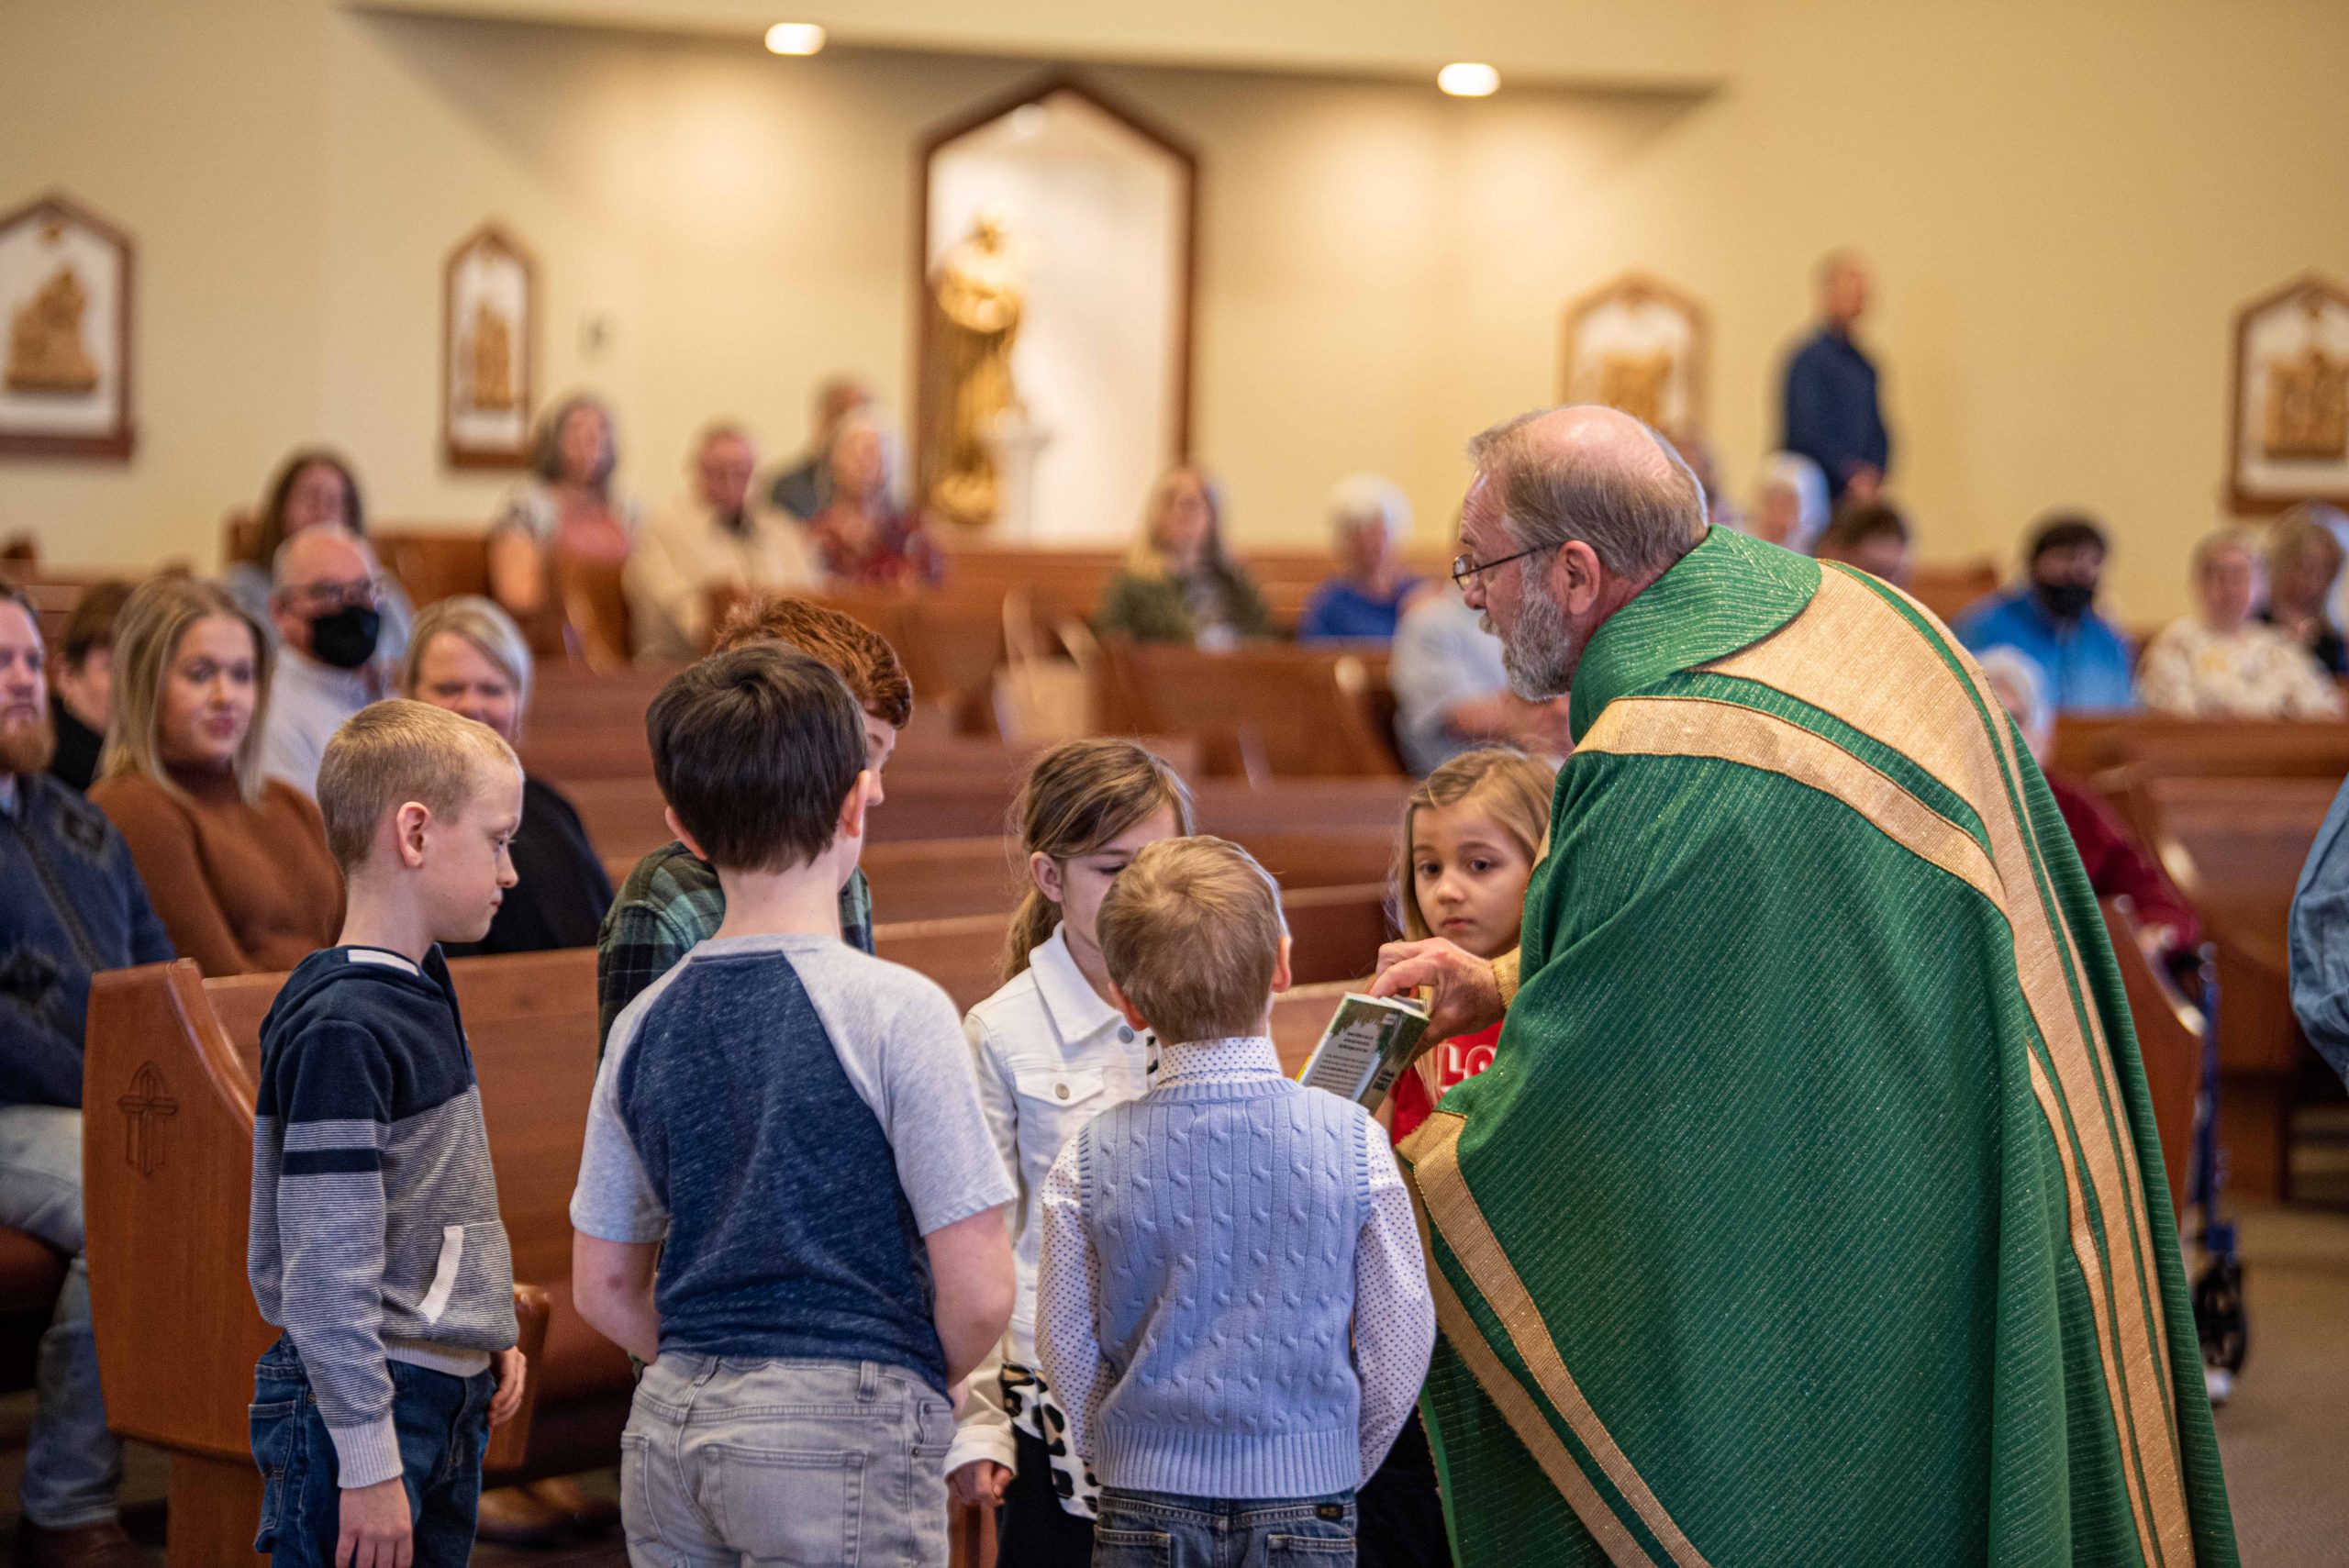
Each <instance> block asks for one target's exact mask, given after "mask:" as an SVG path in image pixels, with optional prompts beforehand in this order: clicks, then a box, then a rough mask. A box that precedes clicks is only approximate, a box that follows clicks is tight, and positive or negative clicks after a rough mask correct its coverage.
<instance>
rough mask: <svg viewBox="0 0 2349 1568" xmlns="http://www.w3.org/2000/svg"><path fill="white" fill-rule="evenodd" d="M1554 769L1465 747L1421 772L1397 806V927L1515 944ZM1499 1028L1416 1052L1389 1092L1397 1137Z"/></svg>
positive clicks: (1476, 1059)
mask: <svg viewBox="0 0 2349 1568" xmlns="http://www.w3.org/2000/svg"><path fill="white" fill-rule="evenodd" d="M1556 783H1557V772H1556V770H1555V769H1553V768H1552V767H1551V766H1550V764H1549V763H1547V762H1542V761H1540V760H1538V759H1536V758H1533V757H1529V756H1527V755H1526V754H1525V753H1524V752H1522V751H1516V750H1514V749H1513V748H1510V747H1507V746H1480V747H1478V748H1476V749H1475V750H1474V751H1463V752H1462V753H1461V754H1460V755H1458V756H1456V757H1454V758H1453V759H1452V760H1451V761H1450V762H1445V763H1444V764H1443V765H1442V767H1439V768H1438V769H1436V771H1435V772H1433V773H1430V774H1429V775H1428V776H1427V782H1426V783H1424V784H1420V785H1419V788H1418V789H1416V790H1414V791H1413V792H1412V793H1411V798H1410V800H1409V801H1408V803H1407V804H1406V805H1405V806H1404V807H1403V833H1402V839H1401V842H1400V843H1399V844H1398V845H1397V849H1396V856H1395V901H1396V904H1397V906H1398V908H1399V910H1400V913H1401V916H1402V927H1403V934H1404V936H1405V937H1407V938H1408V939H1409V940H1413V941H1419V940H1425V939H1427V938H1429V937H1442V938H1444V939H1445V940H1449V941H1453V942H1456V943H1458V944H1459V945H1460V946H1462V947H1464V948H1465V949H1467V950H1468V951H1470V952H1473V953H1475V955H1476V956H1477V957H1478V958H1484V959H1493V958H1498V957H1500V956H1501V955H1502V954H1504V953H1506V952H1508V951H1511V950H1512V949H1514V948H1515V947H1516V946H1517V929H1518V923H1519V921H1520V919H1521V918H1522V917H1523V916H1524V913H1525V884H1527V883H1528V882H1529V881H1531V879H1532V876H1533V866H1534V862H1537V861H1538V860H1540V859H1541V858H1542V841H1543V840H1544V839H1545V838H1547V837H1548V834H1549V828H1550V792H1551V790H1552V788H1553V786H1554V785H1555V784H1556ZM1500 1032H1501V1026H1500V1025H1498V1024H1495V1025H1493V1026H1492V1027H1491V1028H1489V1029H1479V1030H1478V1031H1477V1032H1476V1033H1475V1034H1464V1035H1455V1036H1453V1038H1452V1039H1450V1040H1444V1041H1442V1043H1440V1044H1438V1045H1437V1046H1436V1047H1435V1048H1434V1049H1433V1050H1431V1051H1425V1052H1423V1053H1422V1054H1421V1055H1420V1057H1419V1061H1418V1062H1415V1063H1414V1064H1413V1065H1412V1067H1411V1070H1410V1071H1409V1072H1408V1073H1404V1074H1403V1076H1402V1077H1401V1078H1400V1079H1398V1080H1397V1082H1396V1084H1395V1088H1394V1092H1393V1093H1392V1094H1390V1095H1388V1096H1387V1102H1386V1103H1387V1108H1388V1112H1389V1115H1390V1118H1391V1119H1390V1121H1389V1126H1390V1128H1391V1130H1392V1131H1393V1133H1394V1136H1395V1140H1396V1141H1397V1143H1399V1142H1401V1141H1402V1140H1404V1139H1406V1138H1408V1137H1409V1136H1410V1135H1411V1132H1412V1130H1413V1129H1416V1128H1417V1127H1418V1126H1419V1123H1421V1122H1423V1121H1425V1120H1427V1118H1428V1113H1429V1112H1430V1111H1431V1110H1433V1109H1434V1108H1435V1104H1436V1102H1437V1101H1438V1100H1440V1099H1442V1097H1443V1092H1444V1091H1445V1090H1446V1089H1449V1088H1451V1087H1452V1085H1453V1084H1458V1083H1461V1082H1463V1081H1464V1080H1466V1079H1469V1078H1473V1077H1475V1075H1476V1074H1477V1073H1482V1072H1483V1071H1484V1070H1485V1069H1486V1067H1488V1066H1490V1065H1492V1061H1493V1046H1494V1043H1495V1042H1496V1041H1497V1040H1499V1039H1500Z"/></svg>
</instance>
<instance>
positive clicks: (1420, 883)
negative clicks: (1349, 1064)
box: [1360, 746, 1557, 1568]
mask: <svg viewBox="0 0 2349 1568" xmlns="http://www.w3.org/2000/svg"><path fill="white" fill-rule="evenodd" d="M1556 784H1557V770H1556V769H1554V768H1553V767H1552V766H1551V765H1550V764H1549V763H1547V762H1541V761H1539V760H1537V759H1535V758H1532V757H1529V756H1527V755H1525V753H1523V752H1522V751H1513V750H1511V749H1509V748H1508V747H1505V746H1480V747H1477V748H1475V750H1473V751H1463V752H1462V753H1461V754H1460V755H1458V756H1457V757H1454V758H1453V759H1452V760H1451V761H1450V762H1446V763H1444V764H1443V765H1442V767H1440V768H1438V769H1436V770H1435V772H1434V773H1430V774H1429V775H1428V778H1427V782H1426V783H1424V784H1420V785H1419V788H1418V789H1416V790H1413V791H1412V792H1411V797H1410V799H1409V800H1408V802H1407V803H1406V804H1405V806H1404V807H1403V832H1402V840H1401V842H1400V843H1399V844H1398V845H1397V850H1396V860H1395V903H1396V906H1397V908H1398V909H1399V910H1400V911H1401V913H1402V917H1403V919H1402V925H1403V937H1404V940H1407V941H1425V940H1427V939H1429V938H1430V937H1442V938H1444V939H1446V940H1450V941H1453V942H1456V943H1457V944H1459V945H1460V946H1461V947H1462V948H1464V949H1466V950H1467V951H1469V952H1472V953H1474V954H1475V955H1476V956H1478V957H1480V958H1484V959H1487V960H1490V959H1497V958H1500V957H1502V956H1504V955H1506V954H1508V953H1512V952H1515V951H1517V939H1518V930H1519V928H1520V925H1521V924H1522V923H1523V917H1524V912H1525V889H1526V886H1527V884H1529V883H1530V882H1531V880H1532V877H1533V867H1534V865H1535V863H1536V862H1539V861H1540V860H1541V858H1542V847H1543V844H1544V843H1545V841H1546V840H1547V839H1548V837H1549V832H1550V795H1551V792H1552V790H1553V788H1554V787H1555V785H1556ZM1500 1032H1501V1027H1500V1025H1498V1024H1491V1025H1487V1026H1486V1028H1484V1029H1477V1030H1475V1032H1474V1033H1470V1034H1464V1035H1455V1036H1453V1038H1452V1039H1450V1040H1442V1041H1441V1042H1439V1043H1438V1044H1437V1045H1436V1046H1435V1047H1434V1048H1433V1049H1432V1050H1431V1051H1424V1052H1422V1053H1421V1054H1420V1056H1419V1060H1417V1061H1416V1062H1412V1063H1411V1065H1410V1067H1409V1068H1408V1070H1406V1071H1405V1072H1404V1073H1403V1074H1402V1076H1400V1077H1399V1078H1397V1079H1396V1081H1395V1087H1394V1088H1393V1089H1392V1090H1390V1091H1389V1092H1388V1094H1387V1097H1386V1106H1384V1107H1382V1109H1381V1112H1380V1119H1381V1120H1383V1121H1385V1122H1386V1125H1387V1131H1388V1133H1389V1135H1390V1136H1391V1137H1392V1138H1393V1140H1394V1141H1395V1142H1397V1143H1400V1142H1402V1141H1403V1140H1405V1139H1407V1138H1408V1137H1410V1135H1411V1134H1412V1133H1414V1132H1416V1131H1417V1130H1419V1124H1420V1123H1421V1122H1424V1121H1426V1120H1427V1118H1428V1117H1429V1114H1430V1113H1431V1112H1432V1111H1433V1110H1434V1109H1435V1107H1436V1103H1437V1102H1438V1101H1440V1100H1441V1099H1442V1098H1443V1095H1444V1091H1445V1090H1447V1089H1449V1088H1451V1087H1452V1086H1453V1084H1463V1083H1465V1082H1467V1081H1468V1080H1469V1079H1471V1078H1473V1077H1475V1075H1476V1074H1477V1073H1482V1072H1483V1071H1484V1070H1485V1069H1486V1068H1487V1067H1489V1066H1491V1065H1492V1064H1493V1050H1494V1047H1495V1046H1496V1045H1497V1043H1498V1042H1499V1040H1500ZM1360 1502H1361V1506H1362V1558H1363V1562H1364V1564H1365V1568H1405V1565H1407V1564H1408V1565H1412V1568H1416V1565H1418V1564H1422V1563H1424V1564H1429V1565H1431V1568H1432V1565H1435V1564H1442V1563H1449V1562H1451V1561H1452V1544H1451V1541H1450V1540H1449V1538H1448V1537H1447V1535H1446V1534H1445V1531H1444V1526H1443V1505H1442V1498H1441V1496H1439V1495H1438V1492H1437V1487H1436V1476H1435V1455H1434V1453H1433V1452H1432V1451H1431V1450H1430V1449H1429V1447H1428V1436H1427V1430H1426V1429H1425V1428H1424V1427H1423V1426H1422V1425H1421V1424H1420V1421H1419V1415H1418V1412H1417V1411H1416V1410H1415V1411H1414V1412H1413V1413H1412V1415H1411V1417H1410V1418H1409V1419H1408V1420H1406V1421H1405V1422H1404V1423H1403V1429H1402V1431H1401V1432H1400V1433H1399V1434H1397V1437H1396V1440H1395V1446H1394V1448H1393V1449H1392V1450H1391V1451H1388V1453H1387V1455H1386V1463H1384V1464H1382V1465H1380V1466H1379V1467H1378V1471H1377V1473H1375V1474H1374V1475H1373V1476H1372V1477H1371V1478H1370V1480H1369V1481H1368V1482H1366V1483H1364V1486H1363V1490H1362V1496H1361V1499H1360Z"/></svg>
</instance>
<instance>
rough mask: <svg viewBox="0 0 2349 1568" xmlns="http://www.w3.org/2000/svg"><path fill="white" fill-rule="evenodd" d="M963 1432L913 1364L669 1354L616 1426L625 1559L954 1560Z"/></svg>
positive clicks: (892, 1565)
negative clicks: (954, 1504)
mask: <svg viewBox="0 0 2349 1568" xmlns="http://www.w3.org/2000/svg"><path fill="white" fill-rule="evenodd" d="M953 1436H954V1413H953V1411H952V1409H950V1408H948V1407H947V1404H946V1400H945V1398H944V1396H941V1394H940V1393H939V1392H938V1391H937V1390H936V1389H934V1388H932V1387H931V1386H930V1385H929V1384H928V1383H927V1382H925V1381H923V1379H921V1378H920V1377H918V1376H917V1375H916V1374H915V1373H912V1372H910V1371H908V1370H907V1369H905V1368H903V1367H896V1366H888V1365H885V1364H883V1363H881V1362H834V1361H767V1360H745V1361H730V1360H729V1361H719V1360H714V1359H712V1358H710V1357H708V1356H694V1355H684V1354H680V1353H678V1352H676V1351H664V1352H663V1353H662V1357H661V1359H660V1360H659V1361H656V1362H653V1363H652V1364H651V1366H649V1367H647V1368H645V1370H644V1381H643V1382H641V1383H640V1384H638V1385H636V1404H635V1406H634V1407H633V1408H631V1409H630V1411H629V1418H628V1429H627V1430H626V1431H624V1432H622V1433H621V1434H620V1511H621V1514H622V1516H623V1518H624V1522H625V1524H626V1526H627V1530H628V1560H629V1562H631V1563H632V1564H634V1565H635V1568H720V1565H723V1568H740V1565H741V1564H745V1563H766V1562H773V1563H795V1564H796V1563H818V1562H820V1563H825V1564H828V1565H837V1568H858V1565H859V1564H863V1565H865V1568H874V1565H878V1564H885V1565H886V1568H900V1565H911V1564H921V1565H923V1568H944V1563H945V1562H946V1474H945V1462H946V1445H947V1444H948V1443H949V1442H951V1441H952V1440H953Z"/></svg>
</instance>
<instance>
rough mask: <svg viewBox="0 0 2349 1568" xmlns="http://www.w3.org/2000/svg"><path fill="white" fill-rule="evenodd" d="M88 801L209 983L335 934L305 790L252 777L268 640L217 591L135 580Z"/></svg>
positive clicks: (294, 957)
mask: <svg viewBox="0 0 2349 1568" xmlns="http://www.w3.org/2000/svg"><path fill="white" fill-rule="evenodd" d="M115 655H116V657H115V694H114V698H115V711H114V725H113V728H111V729H110V730H109V731H108V732H107V740H106V765H105V768H104V770H103V771H102V773H101V774H100V776H99V779H98V782H97V783H96V784H93V785H91V786H90V800H91V802H92V804H94V805H95V806H97V807H98V808H99V809H100V810H102V811H104V812H105V813H106V816H107V817H111V818H112V819H113V821H114V825H115V826H116V827H117V828H120V829H121V830H122V836H123V839H124V840H125V841H126V842H128V844H129V846H130V856H131V859H132V860H133V861H135V862H137V863H138V866H139V877H140V879H141V880H142V881H144V882H145V883H146V884H147V892H148V895H149V896H150V898H152V899H153V900H154V904H155V913H156V914H157V915H159V916H161V917H162V921H163V929H164V930H165V931H167V932H168V933H170V936H171V939H172V946H173V948H174V949H176V950H177V951H178V952H179V955H180V956H181V957H182V958H192V959H194V960H195V962H196V963H197V965H198V966H199V967H200V968H201V969H202V970H203V971H204V973H205V974H206V976H207V977H212V978H217V977H218V976H221V975H225V974H266V973H271V972H273V971H276V970H287V969H291V968H293V967H294V966H295V964H297V963H299V962H302V959H303V958H304V956H305V955H306V954H307V953H309V952H310V951H313V950H315V949H317V948H322V947H325V946H326V945H327V944H328V943H329V942H331V941H333V940H334V934H335V932H336V930H337V929H339V928H340V926H341V923H342V878H341V876H340V873H338V872H337V871H336V870H335V863H334V857H333V856H332V855H331V854H329V853H328V851H327V835H326V827H325V824H324V823H323V822H322V821H321V820H320V819H319V817H318V808H317V806H313V805H312V804H310V798H309V796H308V795H304V794H303V793H302V792H301V791H299V790H297V789H295V787H294V786H293V785H291V784H287V783H285V781H284V780H283V779H273V778H267V777H264V776H263V774H262V771H261V759H260V751H261V745H260V731H259V728H258V725H257V722H256V721H257V720H258V719H259V717H261V715H262V713H263V712H265V711H266V710H267V709H268V707H269V704H270V700H271V682H270V664H271V659H270V650H269V639H267V638H265V637H263V636H262V632H261V628H260V627H258V626H256V625H254V624H253V622H252V620H251V618H250V617H248V616H247V615H246V614H245V613H244V612H243V611H242V610H239V608H237V606H236V605H235V603H234V602H233V601H231V600H230V599H229V597H228V593H227V591H226V590H224V589H222V588H220V587H218V586H217V585H216V584H210V583H202V582H198V581H196V580H195V579H194V578H188V577H157V578H154V579H151V580H150V581H149V582H146V583H144V584H140V585H139V589H138V591H137V592H136V593H134V594H132V595H130V602H129V603H128V604H126V605H125V606H123V609H122V620H121V622H120V625H119V628H118V629H117V634H116V639H115Z"/></svg>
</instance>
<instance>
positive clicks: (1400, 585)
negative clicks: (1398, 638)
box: [1297, 473, 1420, 642]
mask: <svg viewBox="0 0 2349 1568" xmlns="http://www.w3.org/2000/svg"><path fill="white" fill-rule="evenodd" d="M1330 529H1331V531H1332V532H1333V534H1334V535H1335V539H1336V543H1337V550H1338V571H1337V574H1336V575H1335V576H1332V577H1330V578H1329V579H1328V580H1327V581H1325V582H1324V583H1323V584H1321V585H1320V586H1319V587H1318V588H1316V589H1314V590H1313V597H1312V598H1310V599H1308V600H1307V601H1306V605H1305V614H1304V616H1303V617H1300V618H1299V619H1298V621H1297V640H1298V641H1299V642H1313V641H1319V640H1327V639H1369V640H1376V641H1380V642H1386V641H1390V640H1392V639H1393V638H1394V636H1395V623H1396V620H1397V618H1398V617H1400V616H1401V615H1402V613H1403V601H1404V600H1406V599H1408V598H1409V597H1410V596H1411V595H1412V594H1413V593H1415V592H1417V591H1418V589H1419V586H1420V580H1419V578H1417V577H1415V576H1413V575H1412V574H1411V573H1408V572H1406V571H1405V570H1403V564H1402V562H1400V561H1398V560H1397V559H1396V551H1397V550H1399V549H1400V548H1401V547H1402V543H1403V541H1404V540H1405V539H1408V538H1409V537H1410V533H1411V503H1410V499H1409V497H1408V496H1406V495H1404V494H1403V492H1402V490H1401V489H1400V488H1399V487H1398V486H1397V484H1395V482H1394V481H1393V480H1391V479H1388V478H1386V477H1385V476H1383V475H1381V474H1375V473H1356V474H1350V475H1348V476H1347V477H1346V478H1344V479H1341V480H1340V481H1338V483H1337V484H1336V485H1334V486H1333V487H1331V489H1330Z"/></svg>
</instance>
